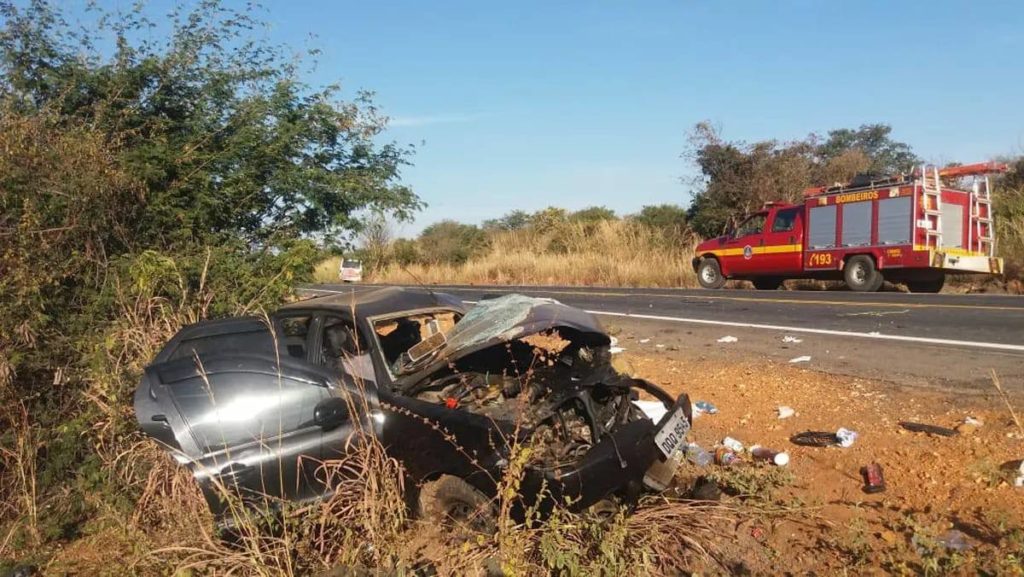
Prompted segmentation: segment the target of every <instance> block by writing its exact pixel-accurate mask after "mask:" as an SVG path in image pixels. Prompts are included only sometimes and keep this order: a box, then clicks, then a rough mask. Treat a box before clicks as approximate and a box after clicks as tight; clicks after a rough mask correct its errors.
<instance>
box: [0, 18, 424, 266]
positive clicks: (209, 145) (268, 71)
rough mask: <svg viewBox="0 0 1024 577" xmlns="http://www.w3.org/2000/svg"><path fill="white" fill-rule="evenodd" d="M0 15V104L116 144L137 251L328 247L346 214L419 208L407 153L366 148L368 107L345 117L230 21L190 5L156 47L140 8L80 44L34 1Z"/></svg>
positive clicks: (364, 101) (372, 130) (372, 129)
mask: <svg viewBox="0 0 1024 577" xmlns="http://www.w3.org/2000/svg"><path fill="white" fill-rule="evenodd" d="M0 15H2V16H3V19H4V28H3V30H2V31H0V70H2V71H3V76H2V79H0V94H2V96H3V97H4V98H6V99H7V100H8V101H9V102H12V103H15V104H16V105H17V107H18V108H19V109H21V110H23V111H26V112H31V111H36V110H41V109H43V108H45V107H52V108H53V109H55V110H58V111H59V114H60V115H61V117H62V118H63V119H65V120H66V121H68V122H71V121H77V122H81V123H87V124H89V125H90V126H94V127H96V128H97V129H98V130H99V131H100V132H101V133H103V134H105V135H106V137H107V138H108V139H109V140H110V141H111V142H116V143H117V145H118V146H117V147H116V149H117V150H118V156H119V158H118V163H119V165H120V166H121V167H123V169H124V170H125V171H126V172H128V173H129V174H131V175H133V176H134V177H136V178H137V179H138V180H139V182H140V183H141V184H142V186H143V188H144V190H145V194H144V195H142V196H141V197H140V199H139V206H138V207H135V208H136V210H137V216H136V218H135V219H133V221H132V222H133V227H132V228H133V230H132V231H131V232H130V236H131V237H132V240H133V242H135V243H137V244H139V245H146V246H153V245H168V244H173V243H177V242H181V241H195V240H199V241H202V242H210V243H217V242H221V241H223V240H225V239H228V238H243V239H245V241H246V242H250V243H258V244H261V245H264V244H268V243H273V242H276V241H277V240H278V239H282V238H293V237H295V236H297V235H303V234H309V233H314V232H317V233H327V234H329V235H332V236H333V235H334V234H336V233H337V232H341V231H344V230H353V229H357V228H358V227H359V226H360V224H361V222H360V221H359V219H358V218H357V217H356V216H354V215H355V214H356V213H357V211H359V210H360V209H366V208H370V209H373V210H375V211H383V212H388V213H392V214H394V215H395V216H396V217H398V218H407V217H409V216H410V214H411V212H412V211H414V210H416V209H417V208H419V206H420V201H419V199H418V198H417V197H416V196H415V195H414V194H413V193H412V191H410V190H409V189H408V188H407V187H405V186H403V185H401V184H400V183H399V182H398V177H399V172H400V169H401V167H402V166H403V165H404V164H406V163H407V159H408V153H409V151H408V150H405V149H403V148H400V147H397V146H395V145H393V144H384V145H377V144H375V139H376V138H377V137H378V136H379V134H380V133H381V131H382V130H383V128H384V126H385V122H384V119H383V118H382V117H381V116H380V115H379V114H378V113H377V110H376V108H375V107H374V106H373V103H372V102H371V100H370V95H369V94H360V95H359V96H358V97H357V98H356V99H355V100H354V101H352V102H347V103H346V102H341V101H339V100H338V88H337V87H336V86H331V87H327V88H323V89H312V88H310V87H309V86H307V85H305V84H304V83H303V82H302V81H301V80H300V79H299V73H298V68H297V67H298V63H297V62H295V61H294V59H293V58H292V57H291V56H290V55H289V54H287V53H285V52H284V50H283V49H281V48H279V47H275V46H269V45H267V44H265V43H263V42H259V41H254V40H251V39H250V38H249V34H250V30H252V29H255V28H257V27H258V26H259V24H260V23H259V22H257V21H255V20H254V19H253V18H252V17H251V16H249V15H248V13H247V12H245V11H236V10H233V9H230V8H227V7H225V6H222V5H221V4H220V2H218V1H216V0H204V1H202V2H200V3H199V4H198V5H197V6H196V7H195V9H194V10H192V11H190V12H182V11H181V10H180V9H178V10H175V11H174V12H173V13H172V14H171V15H170V18H169V21H170V24H171V28H172V30H171V32H170V34H169V35H168V36H167V37H166V38H165V39H157V40H146V39H145V38H148V37H150V35H151V32H150V30H149V26H150V22H149V20H148V19H147V17H146V15H145V14H144V13H142V12H141V9H140V8H136V10H135V11H133V12H131V13H129V14H127V15H125V16H121V17H117V16H115V15H109V14H102V15H101V16H100V18H99V19H98V21H97V22H96V23H95V26H88V27H83V29H82V31H79V30H78V29H72V28H71V27H69V26H68V25H67V24H65V23H64V19H63V17H62V16H61V14H60V13H59V12H57V10H56V9H55V8H54V7H53V6H51V5H50V4H49V3H48V2H46V1H45V0H33V1H32V2H31V3H30V4H29V5H28V6H26V7H25V8H23V9H21V8H18V7H17V6H15V4H14V3H13V2H11V1H10V0H2V1H0ZM110 41H112V42H113V46H114V49H113V51H112V52H110V53H107V52H106V51H104V50H102V49H101V48H99V47H100V46H103V45H105V44H107V43H108V42H110Z"/></svg>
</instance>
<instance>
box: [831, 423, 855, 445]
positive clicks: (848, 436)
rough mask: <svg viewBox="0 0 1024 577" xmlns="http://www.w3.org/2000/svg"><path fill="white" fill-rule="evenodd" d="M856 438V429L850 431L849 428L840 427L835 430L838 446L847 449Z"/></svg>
mask: <svg viewBox="0 0 1024 577" xmlns="http://www.w3.org/2000/svg"><path fill="white" fill-rule="evenodd" d="M856 440H857V431H851V430H850V429H844V428H840V429H839V430H838V431H836V441H838V443H839V446H840V447H842V448H844V449H848V448H850V447H852V446H853V443H854V442H855V441H856Z"/></svg>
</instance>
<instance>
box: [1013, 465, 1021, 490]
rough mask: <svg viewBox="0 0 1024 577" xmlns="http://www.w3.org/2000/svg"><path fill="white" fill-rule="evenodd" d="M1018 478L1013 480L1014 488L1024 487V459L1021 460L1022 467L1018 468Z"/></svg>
mask: <svg viewBox="0 0 1024 577" xmlns="http://www.w3.org/2000/svg"><path fill="white" fill-rule="evenodd" d="M1017 473H1018V475H1017V478H1016V479H1014V480H1013V486H1014V487H1024V459H1021V461H1020V466H1019V467H1017Z"/></svg>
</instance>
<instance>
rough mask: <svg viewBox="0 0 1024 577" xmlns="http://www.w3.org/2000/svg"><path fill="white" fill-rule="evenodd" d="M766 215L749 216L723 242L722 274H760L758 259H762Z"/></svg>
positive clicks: (762, 213) (765, 213) (763, 213)
mask: <svg viewBox="0 0 1024 577" xmlns="http://www.w3.org/2000/svg"><path fill="white" fill-rule="evenodd" d="M767 220H768V213H767V212H761V213H758V214H754V215H751V216H750V217H748V218H747V220H744V221H743V222H742V223H740V225H739V226H737V227H736V230H734V231H733V232H732V234H731V235H730V236H729V239H728V240H727V241H726V242H725V248H726V249H725V251H723V253H722V264H723V265H724V266H723V267H722V269H723V272H724V273H725V274H727V275H729V276H743V275H745V274H748V273H750V272H760V269H761V268H762V267H761V266H760V263H759V261H760V260H761V259H759V258H758V257H763V256H764V255H763V254H760V253H762V249H763V247H764V225H765V222H766V221H767Z"/></svg>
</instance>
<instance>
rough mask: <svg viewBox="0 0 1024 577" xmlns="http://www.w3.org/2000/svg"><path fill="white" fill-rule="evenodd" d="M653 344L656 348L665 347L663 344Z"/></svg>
mask: <svg viewBox="0 0 1024 577" xmlns="http://www.w3.org/2000/svg"><path fill="white" fill-rule="evenodd" d="M654 346H655V347H656V348H659V349H663V348H665V345H654Z"/></svg>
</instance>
